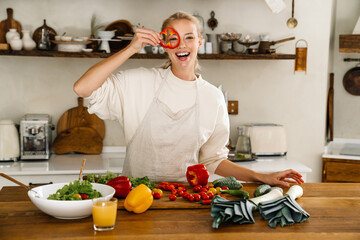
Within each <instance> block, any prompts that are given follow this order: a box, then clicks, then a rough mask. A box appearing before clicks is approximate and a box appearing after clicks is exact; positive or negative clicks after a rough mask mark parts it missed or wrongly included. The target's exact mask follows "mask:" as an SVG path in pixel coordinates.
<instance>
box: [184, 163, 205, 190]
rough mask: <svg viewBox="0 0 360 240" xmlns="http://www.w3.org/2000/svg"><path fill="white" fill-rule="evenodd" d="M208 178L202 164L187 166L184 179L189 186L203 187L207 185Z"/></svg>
mask: <svg viewBox="0 0 360 240" xmlns="http://www.w3.org/2000/svg"><path fill="white" fill-rule="evenodd" d="M209 176H210V175H209V171H208V170H207V169H206V167H205V166H204V165H203V164H197V165H193V166H189V167H188V168H187V171H186V179H187V181H188V183H189V184H190V185H191V186H195V185H202V186H205V185H206V184H207V183H208V179H209Z"/></svg>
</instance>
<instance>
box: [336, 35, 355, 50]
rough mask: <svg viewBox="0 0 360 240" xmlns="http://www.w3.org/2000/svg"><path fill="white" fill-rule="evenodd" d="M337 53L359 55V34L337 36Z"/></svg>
mask: <svg viewBox="0 0 360 240" xmlns="http://www.w3.org/2000/svg"><path fill="white" fill-rule="evenodd" d="M339 52H349V53H350V52H352V53H360V34H346V35H345V34H344V35H339Z"/></svg>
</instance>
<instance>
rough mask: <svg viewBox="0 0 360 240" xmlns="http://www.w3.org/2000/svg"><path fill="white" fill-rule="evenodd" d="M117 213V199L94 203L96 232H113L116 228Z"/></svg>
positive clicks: (93, 212)
mask: <svg viewBox="0 0 360 240" xmlns="http://www.w3.org/2000/svg"><path fill="white" fill-rule="evenodd" d="M116 212H117V199H116V198H115V200H110V201H98V202H94V203H93V206H92V215H93V221H94V228H95V230H100V231H101V230H111V229H113V228H114V225H115V221H116Z"/></svg>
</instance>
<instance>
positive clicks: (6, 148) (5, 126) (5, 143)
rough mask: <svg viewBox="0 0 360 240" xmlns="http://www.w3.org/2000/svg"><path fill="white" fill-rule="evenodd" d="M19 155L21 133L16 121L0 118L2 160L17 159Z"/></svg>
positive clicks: (0, 156)
mask: <svg viewBox="0 0 360 240" xmlns="http://www.w3.org/2000/svg"><path fill="white" fill-rule="evenodd" d="M19 156H20V144H19V133H18V130H17V129H16V127H15V124H14V122H13V121H11V120H0V161H17V160H18V159H19Z"/></svg>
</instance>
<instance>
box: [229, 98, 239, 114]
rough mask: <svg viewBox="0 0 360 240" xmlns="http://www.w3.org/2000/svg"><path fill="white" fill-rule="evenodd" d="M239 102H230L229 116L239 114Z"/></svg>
mask: <svg viewBox="0 0 360 240" xmlns="http://www.w3.org/2000/svg"><path fill="white" fill-rule="evenodd" d="M238 109H239V101H228V113H229V114H234V115H236V114H238Z"/></svg>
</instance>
